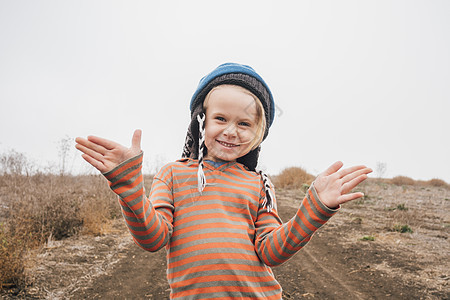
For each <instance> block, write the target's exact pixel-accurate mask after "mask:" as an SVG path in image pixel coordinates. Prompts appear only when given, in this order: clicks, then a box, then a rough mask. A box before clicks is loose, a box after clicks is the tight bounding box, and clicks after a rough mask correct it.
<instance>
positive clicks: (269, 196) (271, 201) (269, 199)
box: [258, 171, 276, 212]
mask: <svg viewBox="0 0 450 300" xmlns="http://www.w3.org/2000/svg"><path fill="white" fill-rule="evenodd" d="M258 173H259V175H261V177H262V180H263V184H264V190H265V192H266V197H265V198H264V201H263V203H262V205H263V207H266V210H267V212H271V211H272V209H274V208H275V209H276V204H275V197H274V195H273V193H272V189H271V187H272V186H273V185H272V182H271V181H270V179H269V177H268V176H267V175H266V173H264V172H263V171H259V172H258Z"/></svg>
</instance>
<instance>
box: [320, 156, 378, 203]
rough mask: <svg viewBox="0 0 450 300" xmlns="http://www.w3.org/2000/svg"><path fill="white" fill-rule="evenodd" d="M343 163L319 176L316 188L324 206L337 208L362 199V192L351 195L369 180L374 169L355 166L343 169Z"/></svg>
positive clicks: (333, 166)
mask: <svg viewBox="0 0 450 300" xmlns="http://www.w3.org/2000/svg"><path fill="white" fill-rule="evenodd" d="M342 166H343V163H342V162H340V161H338V162H336V163H334V164H332V165H331V166H330V167H329V168H328V169H327V170H326V171H325V172H323V173H321V174H320V175H319V176H317V178H316V180H315V181H314V187H315V188H316V191H317V194H318V195H319V198H320V200H321V201H322V203H323V204H325V205H326V206H328V207H330V208H336V207H338V206H339V205H340V204H342V203H345V202H348V201H351V200H355V199H358V198H361V197H363V196H364V194H363V193H361V192H356V193H351V191H352V189H354V188H355V187H356V186H357V185H358V184H360V183H361V182H363V181H364V180H366V179H367V174H369V173H371V172H372V169H370V168H367V167H366V166H354V167H350V168H347V169H342V170H341V168H342Z"/></svg>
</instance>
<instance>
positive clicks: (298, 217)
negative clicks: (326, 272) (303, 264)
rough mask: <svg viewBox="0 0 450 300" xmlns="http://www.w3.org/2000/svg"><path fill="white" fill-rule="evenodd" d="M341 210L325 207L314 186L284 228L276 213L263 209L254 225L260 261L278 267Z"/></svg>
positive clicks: (261, 208)
mask: <svg viewBox="0 0 450 300" xmlns="http://www.w3.org/2000/svg"><path fill="white" fill-rule="evenodd" d="M272 192H273V191H272ZM273 194H274V193H273ZM275 207H276V206H275ZM338 209H339V208H338ZM338 209H330V208H328V207H327V206H325V205H324V204H323V203H322V202H321V201H320V200H319V196H318V195H317V192H316V190H315V188H314V185H313V184H312V185H311V187H310V189H309V190H308V192H307V194H306V196H305V198H304V199H303V201H302V203H301V205H300V207H299V209H298V210H297V212H296V214H295V216H294V217H293V218H292V219H290V220H289V221H288V222H286V223H284V224H283V223H282V221H281V220H280V218H279V216H278V212H277V210H276V209H274V210H272V211H271V212H267V210H266V209H265V208H263V207H262V206H261V205H260V207H259V211H258V216H257V219H256V221H255V227H256V237H255V250H256V252H257V254H258V256H259V258H260V259H261V260H262V261H263V262H264V263H265V264H266V265H268V266H277V265H280V264H282V263H283V262H285V261H287V260H288V259H289V258H291V257H292V256H293V255H294V254H295V253H297V252H298V251H299V250H300V249H301V248H303V247H304V246H305V245H306V244H307V243H308V242H309V240H310V239H311V237H312V235H313V234H314V232H316V231H317V230H318V229H319V228H320V227H321V226H322V225H324V224H325V223H326V222H327V221H328V220H329V219H330V218H331V217H332V216H333V215H334V214H335V213H336V212H337V211H338Z"/></svg>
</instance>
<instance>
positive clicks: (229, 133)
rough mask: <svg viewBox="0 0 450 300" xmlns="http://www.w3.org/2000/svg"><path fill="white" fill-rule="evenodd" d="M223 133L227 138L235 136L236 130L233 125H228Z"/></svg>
mask: <svg viewBox="0 0 450 300" xmlns="http://www.w3.org/2000/svg"><path fill="white" fill-rule="evenodd" d="M223 133H224V134H225V135H227V136H235V135H236V133H237V128H236V126H235V125H234V124H229V125H228V126H227V127H226V128H225V130H224V131H223Z"/></svg>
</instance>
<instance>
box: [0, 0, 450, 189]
mask: <svg viewBox="0 0 450 300" xmlns="http://www.w3.org/2000/svg"><path fill="white" fill-rule="evenodd" d="M449 16H450V2H449V1H431V0H426V1H409V0H408V1H275V0H274V1H261V0H258V1H248V0H232V1H211V0H205V1H195V0H190V1H110V0H108V1H59V0H58V1H38V0H32V1H31V0H30V1H18V0H14V1H12V0H11V1H6V0H0V101H1V110H0V112H1V118H0V151H1V152H5V151H8V150H9V149H15V150H16V151H19V152H22V153H24V154H26V155H27V156H28V157H29V158H31V159H33V160H35V161H36V162H39V164H42V165H44V164H47V163H48V162H51V161H53V162H57V161H58V142H59V141H60V140H61V139H63V138H66V137H71V138H75V137H76V136H87V135H89V134H94V135H100V136H103V137H106V138H109V139H113V140H116V141H118V142H120V143H123V144H126V145H129V144H130V139H131V135H132V133H133V130H134V129H135V128H141V129H142V130H143V133H144V135H143V150H144V152H145V160H146V164H147V166H148V167H149V168H152V166H154V165H156V164H157V163H156V162H158V164H160V163H161V162H162V161H164V162H167V161H172V160H175V159H177V158H179V156H180V155H181V151H182V146H183V143H184V138H185V134H186V128H187V126H188V122H189V101H190V98H191V96H192V94H193V92H194V90H195V88H196V86H197V83H198V81H199V79H200V78H201V77H202V76H203V75H205V74H206V73H208V72H209V71H211V70H212V69H214V68H215V67H216V66H217V65H219V64H221V63H223V62H229V61H233V62H239V63H244V64H248V65H251V66H252V67H254V68H255V69H256V71H257V72H258V73H260V75H261V76H262V77H263V78H264V79H265V80H266V82H267V83H268V84H269V86H270V87H271V90H272V93H273V94H274V98H275V102H276V105H277V106H278V108H279V110H278V112H277V117H276V119H275V122H274V124H273V126H272V128H271V131H270V134H269V137H268V138H267V140H266V141H265V142H264V143H263V145H262V153H261V157H260V166H261V167H262V168H263V169H265V170H266V171H268V172H269V173H271V174H277V173H278V172H279V171H280V170H282V169H283V168H285V167H288V166H302V167H304V168H305V169H306V170H307V171H309V172H311V173H313V174H317V173H319V172H321V171H323V170H324V169H326V168H327V167H328V166H329V165H330V164H331V163H333V162H334V161H336V160H342V161H343V162H344V164H345V165H347V166H350V165H353V164H366V165H368V166H370V167H372V168H376V164H377V162H383V163H385V164H386V166H387V172H386V173H385V177H393V176H396V175H405V176H410V177H412V178H414V179H425V180H427V179H431V178H441V179H444V180H445V181H447V182H450V137H449V129H450V117H449V114H450V21H449V20H450V18H449ZM71 168H72V170H73V171H75V172H78V171H82V172H83V171H86V170H87V169H89V168H88V167H87V165H86V163H84V162H83V161H82V160H81V158H80V157H79V154H78V153H76V151H75V150H74V151H73V153H72V154H71ZM374 176H376V175H374Z"/></svg>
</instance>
